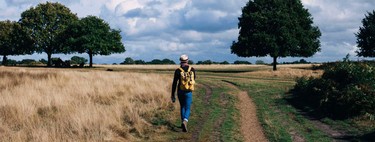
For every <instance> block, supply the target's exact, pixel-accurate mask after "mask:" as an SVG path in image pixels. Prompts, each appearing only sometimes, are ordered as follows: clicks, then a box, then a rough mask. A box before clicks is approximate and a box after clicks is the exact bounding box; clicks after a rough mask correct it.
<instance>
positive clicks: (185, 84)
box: [171, 55, 196, 132]
mask: <svg viewBox="0 0 375 142" xmlns="http://www.w3.org/2000/svg"><path fill="white" fill-rule="evenodd" d="M188 60H189V57H188V56H187V55H181V56H180V61H181V66H180V67H179V68H178V69H176V70H175V72H174V78H173V83H172V95H171V100H172V102H173V103H174V102H175V101H176V97H175V92H176V87H177V86H178V88H177V97H178V101H179V102H180V113H181V122H182V123H181V128H182V131H183V132H188V130H187V123H188V121H189V116H190V106H191V103H192V101H193V93H192V92H193V91H194V85H195V78H196V74H195V69H194V68H193V67H191V66H189V64H188ZM177 83H178V84H177Z"/></svg>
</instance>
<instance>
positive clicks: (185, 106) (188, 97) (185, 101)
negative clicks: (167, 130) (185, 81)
mask: <svg viewBox="0 0 375 142" xmlns="http://www.w3.org/2000/svg"><path fill="white" fill-rule="evenodd" d="M177 96H178V101H179V102H180V112H181V121H184V120H186V121H188V120H189V116H190V106H191V103H192V102H193V93H192V92H191V91H182V90H179V91H178V93H177Z"/></svg>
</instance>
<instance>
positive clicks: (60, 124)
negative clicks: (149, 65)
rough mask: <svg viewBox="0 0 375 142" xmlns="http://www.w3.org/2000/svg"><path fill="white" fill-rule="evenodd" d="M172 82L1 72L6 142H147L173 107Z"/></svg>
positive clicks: (1, 135) (1, 130)
mask: <svg viewBox="0 0 375 142" xmlns="http://www.w3.org/2000/svg"><path fill="white" fill-rule="evenodd" d="M153 80H157V82H158V83H154V82H153ZM170 81H171V79H170V77H168V76H163V75H156V74H140V73H123V72H122V73H121V72H105V71H87V70H86V71H84V72H83V71H78V70H75V71H74V70H59V69H45V68H44V69H30V68H6V67H0V98H1V99H0V141H38V142H43V141H45V142H50V141H137V140H142V139H147V138H148V137H149V136H150V135H149V134H152V133H155V131H157V130H155V129H153V127H155V126H152V125H151V123H150V121H151V119H153V118H154V116H155V115H157V113H160V112H162V111H165V110H166V109H168V108H169V107H171V104H170V103H169V90H170V89H169V87H170ZM157 129H163V128H157ZM164 129H165V128H164Z"/></svg>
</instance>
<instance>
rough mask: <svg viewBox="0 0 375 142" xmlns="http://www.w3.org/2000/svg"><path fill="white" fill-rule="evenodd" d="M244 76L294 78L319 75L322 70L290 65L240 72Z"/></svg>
mask: <svg viewBox="0 0 375 142" xmlns="http://www.w3.org/2000/svg"><path fill="white" fill-rule="evenodd" d="M242 74H243V75H245V76H248V75H250V76H257V77H277V78H289V79H296V78H297V77H319V76H321V75H322V74H323V71H322V70H307V69H297V68H290V67H281V68H278V69H277V71H273V70H272V69H268V70H261V71H254V72H247V73H242Z"/></svg>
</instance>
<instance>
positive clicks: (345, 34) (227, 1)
mask: <svg viewBox="0 0 375 142" xmlns="http://www.w3.org/2000/svg"><path fill="white" fill-rule="evenodd" d="M45 1H46V0H0V11H2V12H1V13H0V20H5V19H10V20H18V19H19V18H20V14H21V13H22V12H23V11H25V10H27V9H29V8H30V7H31V6H36V5H37V4H38V3H40V2H45ZM53 1H56V2H57V1H58V2H59V3H62V4H64V5H66V6H67V7H69V8H70V9H71V11H72V12H74V13H77V15H78V16H79V17H85V16H87V15H95V16H99V17H101V18H103V19H104V20H105V21H107V22H108V23H109V24H110V25H111V27H112V28H116V29H120V30H121V31H122V35H123V39H124V44H125V46H126V52H125V53H123V54H116V55H111V56H103V57H100V56H96V57H94V58H98V59H100V60H98V59H96V60H95V59H94V61H95V62H101V63H102V62H107V61H108V62H110V63H111V58H113V60H112V61H113V62H121V61H119V60H122V59H125V57H134V58H136V59H143V60H146V61H147V60H152V59H156V58H159V59H163V58H171V59H175V60H177V57H178V56H179V54H182V53H188V54H191V58H192V59H194V60H195V61H198V60H208V59H211V60H214V61H216V60H217V61H223V60H228V61H234V60H251V61H255V60H257V59H262V60H265V61H268V57H265V58H239V57H236V55H233V54H231V53H230V45H231V43H232V41H233V40H237V37H238V29H237V25H238V19H237V18H238V17H239V16H240V15H241V10H242V7H244V6H245V5H246V3H247V2H248V0H96V1H95V2H94V1H92V0H53ZM302 3H303V4H304V6H305V8H308V10H309V12H310V13H311V14H312V16H313V18H314V24H315V25H317V26H319V28H320V29H321V32H322V37H321V43H322V47H321V48H322V52H320V53H317V54H316V55H315V56H313V57H312V58H311V60H313V61H335V60H340V59H342V58H343V57H344V56H345V55H346V54H347V53H350V54H351V55H353V56H354V55H355V53H354V52H355V50H356V38H355V35H354V33H356V32H357V31H358V27H359V26H361V20H362V19H363V18H364V15H365V14H366V12H367V11H372V10H373V9H375V8H374V5H375V1H373V0H329V1H327V0H302ZM33 56H34V57H35V58H41V56H44V54H37V55H32V56H28V55H27V56H16V58H18V59H19V58H31V57H33ZM57 56H64V57H65V56H66V55H60V54H58V55H57ZM84 56H85V55H84ZM66 57H67V58H70V55H68V56H66ZM122 57H123V58H122ZM44 58H46V57H44ZM282 60H284V59H282ZM285 60H293V61H294V60H296V58H285Z"/></svg>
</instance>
